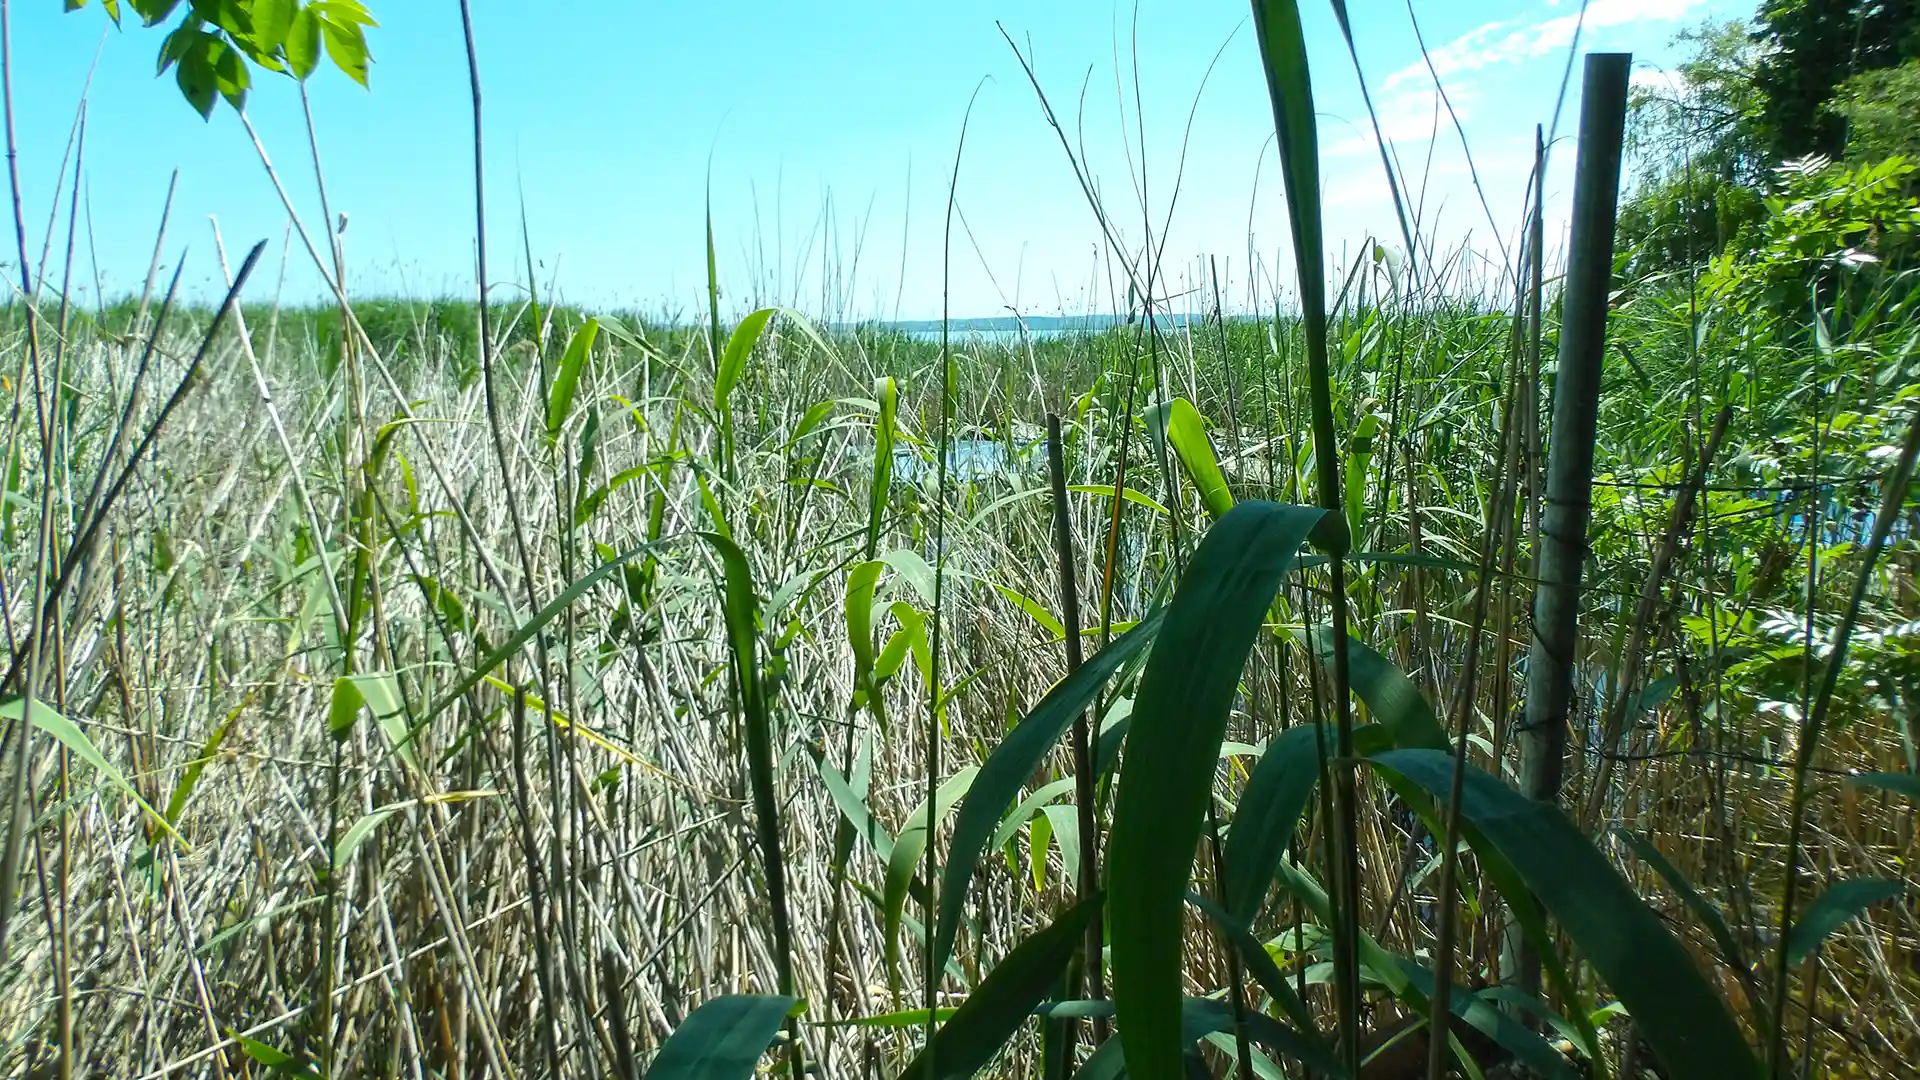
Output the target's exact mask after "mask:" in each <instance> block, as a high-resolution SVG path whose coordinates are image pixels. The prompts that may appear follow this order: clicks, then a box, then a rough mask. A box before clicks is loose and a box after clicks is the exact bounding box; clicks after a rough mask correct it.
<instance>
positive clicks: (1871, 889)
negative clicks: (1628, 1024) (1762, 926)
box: [1629, 878, 1907, 1008]
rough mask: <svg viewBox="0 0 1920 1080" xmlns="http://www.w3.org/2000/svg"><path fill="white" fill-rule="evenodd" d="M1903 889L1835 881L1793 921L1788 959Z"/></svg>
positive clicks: (1809, 951) (1882, 882)
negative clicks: (1797, 919)
mask: <svg viewBox="0 0 1920 1080" xmlns="http://www.w3.org/2000/svg"><path fill="white" fill-rule="evenodd" d="M1906 891H1907V887H1906V886H1905V885H1902V884H1901V883H1900V882H1897V881H1888V880H1886V879H1885V878H1853V879H1851V880H1847V881H1836V882H1834V883H1833V884H1832V885H1831V886H1830V887H1828V889H1827V891H1826V892H1824V893H1821V894H1820V899H1818V900H1815V901H1814V902H1813V903H1812V904H1811V905H1809V906H1808V907H1807V913H1806V914H1805V915H1802V916H1801V917H1800V919H1799V921H1797V922H1795V923H1794V924H1793V931H1792V932H1791V933H1789V934H1788V935H1787V963H1788V964H1790V965H1791V964H1798V963H1800V962H1801V961H1803V960H1805V959H1806V958H1807V957H1809V956H1811V955H1813V951H1814V950H1815V949H1818V948H1819V947H1820V943H1821V942H1823V941H1825V940H1827V938H1828V937H1830V936H1831V935H1832V934H1833V932H1834V931H1836V930H1838V929H1840V928H1841V927H1842V926H1845V925H1846V924H1847V923H1849V922H1852V921H1853V920H1854V919H1857V918H1859V917H1860V916H1861V915H1863V914H1865V913H1866V910H1867V909H1868V908H1870V907H1872V906H1873V905H1875V904H1878V903H1880V902H1881V901H1884V900H1891V899H1893V898H1894V897H1896V896H1904V895H1906ZM1629 1008H1631V1006H1629Z"/></svg>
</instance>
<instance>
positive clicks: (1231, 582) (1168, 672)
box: [1107, 501, 1338, 1080]
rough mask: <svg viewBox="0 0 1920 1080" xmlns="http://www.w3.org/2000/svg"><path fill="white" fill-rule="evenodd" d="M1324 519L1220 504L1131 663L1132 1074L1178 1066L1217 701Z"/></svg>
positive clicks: (1125, 951)
mask: <svg viewBox="0 0 1920 1080" xmlns="http://www.w3.org/2000/svg"><path fill="white" fill-rule="evenodd" d="M1330 520H1332V521H1337V520H1338V519H1337V517H1336V516H1334V515H1329V514H1328V513H1327V512H1326V511H1324V510H1322V509H1319V508H1314V507H1302V506H1281V505H1278V504H1276V503H1270V502H1260V501H1254V502H1244V503H1241V504H1239V505H1238V506H1235V507H1234V508H1233V509H1232V510H1230V511H1228V512H1227V513H1226V515H1224V516H1223V517H1221V518H1220V520H1219V521H1218V522H1216V523H1215V524H1214V526H1213V528H1212V529H1210V530H1209V531H1208V533H1207V535H1206V537H1205V539H1203V540H1201V542H1200V545H1199V547H1198V548H1197V549H1196V550H1195V551H1194V554H1193V561H1192V563H1191V564H1190V565H1189V566H1188V568H1187V571H1186V574H1185V575H1184V576H1183V577H1182V579H1181V582H1180V587H1179V588H1178V589H1177V590H1176V591H1175V593H1174V596H1173V600H1172V602H1171V603H1170V604H1169V605H1168V608H1167V616H1166V622H1165V624H1164V625H1163V626H1162V628H1161V631H1160V637H1159V640H1158V641H1157V642H1155V645H1154V650H1153V654H1152V656H1151V657H1149V659H1148V660H1147V667H1146V671H1145V673H1144V674H1143V675H1142V676H1141V681H1140V692H1139V693H1138V694H1137V695H1136V696H1135V698H1134V706H1133V716H1132V724H1131V726H1130V728H1129V730H1128V733H1127V753H1126V755H1125V757H1124V759H1123V760H1122V762H1121V765H1120V781H1119V794H1118V795H1117V797H1116V799H1115V803H1114V814H1113V828H1112V832H1111V835H1110V837H1109V841H1108V845H1107V850H1108V852H1109V855H1108V870H1107V882H1108V890H1109V891H1108V898H1109V901H1110V903H1109V905H1108V917H1109V919H1110V920H1111V921H1110V923H1109V925H1110V927H1111V941H1112V970H1113V1000H1114V1007H1115V1010H1116V1016H1117V1019H1118V1021H1119V1026H1120V1027H1121V1028H1122V1029H1123V1030H1125V1031H1126V1032H1127V1039H1126V1058H1127V1071H1128V1073H1129V1074H1130V1075H1131V1076H1132V1077H1134V1080H1179V1078H1180V1077H1181V1075H1182V1067H1181V1056H1182V1054H1183V1053H1184V1050H1183V1043H1182V1041H1181V1031H1180V1003H1181V985H1182V977H1183V976H1182V964H1181V954H1182V937H1183V934H1184V930H1185V921H1184V918H1183V914H1182V907H1183V900H1184V898H1185V896H1186V892H1187V881H1188V879H1189V877H1190V876H1191V872H1192V869H1193V855H1194V848H1195V846H1196V845H1197V844H1198V843H1199V841H1200V834H1201V831H1202V828H1203V826H1204V825H1205V820H1206V809H1207V804H1208V800H1209V799H1210V798H1211V797H1212V790H1213V779H1214V772H1215V768H1216V766H1217V763H1218V760H1219V752H1220V743H1221V741H1222V739H1223V738H1224V737H1225V734H1226V723H1227V713H1228V711H1229V709H1230V708H1231V707H1232V705H1233V699H1234V695H1235V694H1236V692H1237V691H1238V689H1239V685H1240V676H1241V672H1242V670H1243V669H1244V668H1245V666H1246V661H1247V655H1248V653H1249V652H1250V651H1251V650H1252V648H1253V643H1254V639H1255V638H1256V637H1257V636H1258V634H1259V633H1260V629H1261V627H1262V625H1263V624H1264V623H1265V621H1266V616H1267V611H1268V608H1269V606H1270V605H1271V604H1272V603H1273V598H1274V596H1275V595H1276V594H1277V593H1278V592H1279V590H1280V584H1281V580H1282V579H1283V578H1284V577H1285V576H1286V574H1287V572H1288V571H1289V570H1290V569H1291V568H1292V566H1293V562H1294V558H1295V557H1296V556H1297V555H1298V554H1299V551H1300V548H1301V546H1302V545H1304V544H1305V543H1306V542H1307V540H1308V539H1309V537H1315V538H1323V534H1324V529H1323V523H1325V522H1327V521H1330Z"/></svg>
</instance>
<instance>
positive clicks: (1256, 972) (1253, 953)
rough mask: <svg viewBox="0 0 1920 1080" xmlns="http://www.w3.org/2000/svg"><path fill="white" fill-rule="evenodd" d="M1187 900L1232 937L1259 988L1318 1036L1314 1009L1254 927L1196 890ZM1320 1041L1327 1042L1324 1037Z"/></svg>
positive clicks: (1296, 1020)
mask: <svg viewBox="0 0 1920 1080" xmlns="http://www.w3.org/2000/svg"><path fill="white" fill-rule="evenodd" d="M1187 903H1189V904H1192V905H1193V906H1194V908H1195V909H1196V910H1197V911H1199V912H1200V913H1201V914H1203V915H1205V916H1206V917H1207V918H1209V919H1212V920H1213V924H1214V925H1215V926H1218V927H1219V928H1220V929H1221V931H1222V932H1224V933H1225V934H1226V935H1227V939H1228V940H1229V941H1231V942H1233V946H1234V950H1235V951H1236V952H1238V953H1239V954H1240V962H1241V963H1243V964H1245V965H1246V967H1247V973H1248V974H1250V975H1252V976H1253V981H1254V982H1256V983H1259V984H1260V989H1262V990H1265V991H1266V992H1267V996H1268V997H1270V998H1272V999H1273V1000H1274V1001H1275V1002H1277V1003H1278V1004H1279V1006H1280V1007H1281V1008H1282V1009H1284V1010H1286V1013H1287V1015H1288V1016H1289V1017H1291V1018H1292V1019H1293V1022H1294V1023H1296V1024H1298V1025H1300V1029H1301V1030H1302V1031H1306V1032H1311V1033H1313V1034H1314V1036H1315V1038H1318V1032H1317V1031H1315V1029H1314V1026H1313V1024H1314V1020H1313V1013H1312V1011H1311V1010H1309V1009H1308V1008H1307V1004H1306V1002H1304V1001H1302V1000H1300V993H1299V991H1298V990H1296V989H1295V988H1294V986H1293V984H1292V983H1290V982H1288V981H1287V976H1286V973H1285V972H1283V971H1281V970H1280V965H1278V964H1276V963H1274V962H1273V954H1272V953H1269V952H1268V951H1267V947H1266V946H1265V945H1263V944H1261V943H1260V939H1259V938H1256V937H1254V936H1253V931H1251V930H1249V929H1247V924H1246V923H1244V922H1241V921H1240V920H1239V919H1237V918H1235V917H1233V916H1232V915H1230V914H1228V913H1227V911H1225V910H1224V909H1223V908H1221V907H1220V905H1218V904H1216V903H1214V902H1213V901H1211V900H1209V899H1207V898H1206V897H1204V896H1201V895H1200V894H1199V893H1197V892H1188V893H1187ZM1321 1042H1322V1044H1323V1045H1324V1042H1325V1040H1321ZM1324 1048H1325V1050H1326V1052H1327V1054H1328V1056H1330V1057H1331V1056H1333V1048H1332V1047H1331V1046H1325V1047H1324ZM1336 1060H1337V1058H1336Z"/></svg>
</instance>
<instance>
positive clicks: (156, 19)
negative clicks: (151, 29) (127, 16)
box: [131, 0, 180, 26]
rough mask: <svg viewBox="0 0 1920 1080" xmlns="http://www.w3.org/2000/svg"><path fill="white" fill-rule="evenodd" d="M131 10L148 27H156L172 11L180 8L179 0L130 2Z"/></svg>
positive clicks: (139, 0) (137, 0)
mask: <svg viewBox="0 0 1920 1080" xmlns="http://www.w3.org/2000/svg"><path fill="white" fill-rule="evenodd" d="M131 2H132V4H133V10H134V11H135V12H137V13H138V14H139V16H140V18H141V20H142V21H144V22H145V23H146V24H147V25H148V26H158V25H160V23H161V22H163V21H165V19H166V17H167V16H169V15H171V14H173V9H174V8H177V7H179V6H180V0H131Z"/></svg>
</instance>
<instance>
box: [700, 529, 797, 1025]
mask: <svg viewBox="0 0 1920 1080" xmlns="http://www.w3.org/2000/svg"><path fill="white" fill-rule="evenodd" d="M700 538H701V539H703V540H705V541H706V542H707V544H708V545H709V546H711V547H712V548H713V550H714V553H715V554H716V555H718V556H719V557H720V565H721V610H722V614H723V617H724V619H725V622H726V627H727V648H728V650H729V651H730V652H731V654H732V658H733V676H734V684H735V687H736V689H737V690H738V692H739V695H740V697H739V701H740V711H741V719H742V720H743V721H744V723H745V726H746V731H747V784H748V787H749V788H750V790H751V792H752V797H753V826H754V835H755V837H756V839H757V840H758V841H759V846H760V857H761V861H762V866H763V870H764V872H765V874H766V887H767V900H768V903H769V904H770V905H771V906H772V909H773V936H774V954H773V956H774V963H775V965H777V966H778V968H779V972H778V978H779V983H780V992H781V993H782V994H791V993H793V934H792V927H791V924H790V923H789V922H788V919H787V885H786V869H785V862H784V859H783V853H782V851H781V846H780V807H779V802H778V800H777V798H776V797H775V795H774V790H773V780H774V756H775V755H774V752H773V715H772V707H771V705H770V703H769V702H768V700H767V686H766V682H765V680H764V679H763V678H762V672H761V670H760V602H759V598H758V596H756V595H755V592H754V586H753V568H752V566H751V565H749V564H748V562H747V554H746V552H744V551H742V550H740V545H738V544H736V543H734V542H733V541H732V540H729V539H727V538H726V537H724V536H721V535H720V534H719V533H701V534H700Z"/></svg>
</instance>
